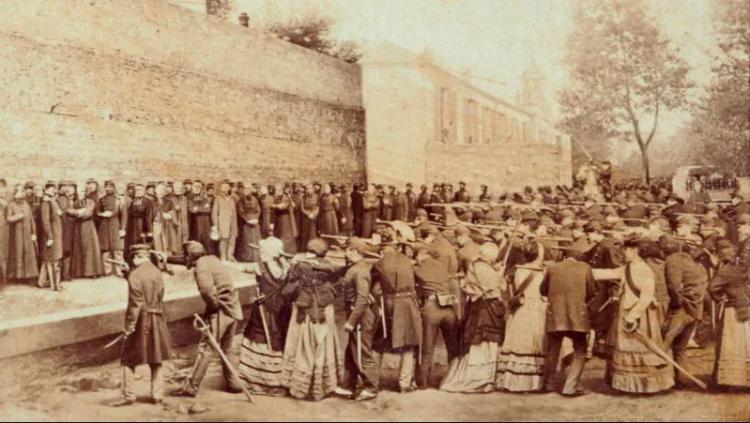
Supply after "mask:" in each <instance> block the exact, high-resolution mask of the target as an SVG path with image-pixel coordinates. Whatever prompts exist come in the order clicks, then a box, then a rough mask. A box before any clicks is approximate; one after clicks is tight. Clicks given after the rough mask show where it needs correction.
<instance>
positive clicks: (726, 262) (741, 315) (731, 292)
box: [708, 243, 750, 388]
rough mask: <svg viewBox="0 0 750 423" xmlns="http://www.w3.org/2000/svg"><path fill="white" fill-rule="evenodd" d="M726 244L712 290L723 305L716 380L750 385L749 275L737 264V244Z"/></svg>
mask: <svg viewBox="0 0 750 423" xmlns="http://www.w3.org/2000/svg"><path fill="white" fill-rule="evenodd" d="M727 244H728V243H726V244H723V245H721V246H720V249H719V256H720V258H721V259H722V264H721V267H719V270H718V272H716V276H714V278H713V279H712V280H711V284H710V285H709V288H708V291H709V293H710V294H711V297H712V298H713V299H714V300H715V301H717V302H718V303H719V304H722V305H721V306H719V309H720V310H721V309H722V308H723V313H722V314H721V316H720V318H721V320H720V321H719V327H720V331H719V334H720V335H719V339H718V340H717V342H716V363H715V365H714V371H713V381H714V383H715V384H716V385H718V386H722V387H727V388H749V387H750V289H748V286H747V282H746V279H747V275H745V274H744V273H743V272H742V268H741V267H740V266H739V265H737V264H735V263H736V261H737V259H736V257H737V254H736V252H735V250H734V246H732V245H731V244H728V245H727Z"/></svg>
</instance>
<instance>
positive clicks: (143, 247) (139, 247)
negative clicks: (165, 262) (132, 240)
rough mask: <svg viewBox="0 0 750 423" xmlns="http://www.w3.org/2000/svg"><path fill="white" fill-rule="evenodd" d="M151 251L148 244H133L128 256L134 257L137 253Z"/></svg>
mask: <svg viewBox="0 0 750 423" xmlns="http://www.w3.org/2000/svg"><path fill="white" fill-rule="evenodd" d="M150 250H151V246H150V245H148V244H133V245H131V246H130V251H129V252H130V254H131V255H135V254H138V253H143V252H145V253H148V252H149V251H150Z"/></svg>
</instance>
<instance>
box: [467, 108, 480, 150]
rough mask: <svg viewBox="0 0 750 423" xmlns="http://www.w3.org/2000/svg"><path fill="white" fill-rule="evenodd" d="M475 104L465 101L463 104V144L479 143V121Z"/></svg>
mask: <svg viewBox="0 0 750 423" xmlns="http://www.w3.org/2000/svg"><path fill="white" fill-rule="evenodd" d="M477 114H478V110H477V102H476V101H474V100H471V99H466V101H465V102H464V142H465V143H466V144H476V143H478V142H479V119H478V116H477Z"/></svg>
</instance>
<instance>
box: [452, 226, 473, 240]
mask: <svg viewBox="0 0 750 423" xmlns="http://www.w3.org/2000/svg"><path fill="white" fill-rule="evenodd" d="M454 232H455V234H456V237H459V236H469V235H471V229H469V227H468V226H465V225H459V226H457V227H456V229H455V231H454Z"/></svg>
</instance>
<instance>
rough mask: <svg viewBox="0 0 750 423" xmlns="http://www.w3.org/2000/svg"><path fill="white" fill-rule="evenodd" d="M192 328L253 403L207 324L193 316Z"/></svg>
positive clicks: (195, 315) (197, 316)
mask: <svg viewBox="0 0 750 423" xmlns="http://www.w3.org/2000/svg"><path fill="white" fill-rule="evenodd" d="M193 327H194V328H195V330H197V331H198V332H201V333H202V334H203V335H204V336H205V337H206V339H207V340H208V343H209V344H210V345H211V347H212V348H213V349H214V351H216V353H217V354H218V355H219V358H221V361H222V362H223V363H224V365H225V366H227V370H229V372H230V373H231V374H232V376H234V377H235V378H236V379H237V381H239V383H240V386H242V392H243V393H244V394H245V396H246V397H247V400H248V401H250V402H253V395H252V394H251V393H250V391H248V390H247V387H246V386H245V382H243V381H242V379H241V378H240V375H239V374H238V373H237V371H236V370H234V366H232V363H230V362H229V359H228V358H227V356H226V355H224V351H222V350H221V347H220V346H219V343H218V342H216V338H214V336H213V335H212V334H211V328H210V327H209V326H208V324H207V323H206V322H205V321H204V320H203V319H201V316H199V315H197V314H194V315H193Z"/></svg>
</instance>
